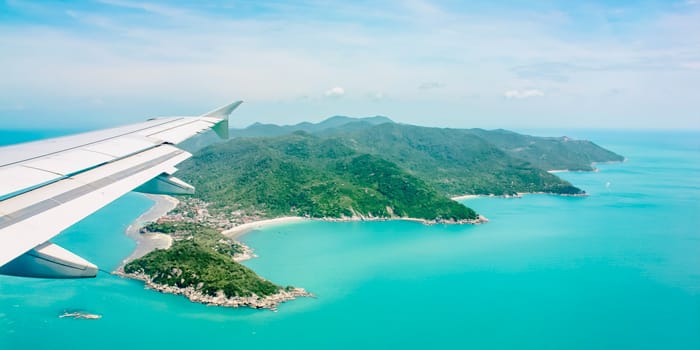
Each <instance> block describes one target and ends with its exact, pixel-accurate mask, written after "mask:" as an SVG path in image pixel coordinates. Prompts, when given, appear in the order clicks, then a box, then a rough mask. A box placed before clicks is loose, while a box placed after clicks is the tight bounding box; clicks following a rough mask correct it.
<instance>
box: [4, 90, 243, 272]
mask: <svg viewBox="0 0 700 350" xmlns="http://www.w3.org/2000/svg"><path fill="white" fill-rule="evenodd" d="M240 104H241V101H237V102H234V103H231V104H228V105H226V106H223V107H221V108H219V109H216V110H214V111H212V112H209V113H206V114H203V115H201V116H198V117H168V118H156V119H151V120H149V121H147V122H144V123H139V124H133V125H129V126H124V127H119V128H113V129H107V130H101V131H97V132H90V133H85V134H79V135H74V136H68V137H62V138H56V139H50V140H42V141H37V142H31V143H26V144H19V145H14V146H8V147H0V274H8V275H16V276H27V277H46V278H75V277H94V276H95V275H96V274H97V267H96V266H95V265H93V264H91V263H90V262H88V261H86V260H85V259H82V258H81V257H79V256H77V255H75V254H73V253H71V252H69V251H67V250H65V249H63V248H61V247H58V246H57V245H55V244H52V243H49V242H48V240H49V239H51V238H52V237H54V236H56V235H57V234H58V233H60V232H61V231H63V230H65V229H66V228H68V227H70V226H71V225H73V224H75V223H77V222H78V221H80V220H82V219H83V218H85V217H86V216H88V215H90V214H92V213H93V212H95V211H97V210H98V209H100V208H102V207H103V206H105V205H107V204H109V203H110V202H112V201H114V200H115V199H117V198H119V197H121V196H122V195H124V194H126V193H127V192H130V191H132V190H137V191H139V192H146V193H156V194H189V193H193V191H194V188H193V187H192V186H190V185H189V184H187V183H185V182H183V181H181V180H179V179H177V178H175V177H173V176H172V174H173V173H174V172H175V171H176V170H177V169H176V168H175V166H176V165H177V164H178V163H180V162H182V161H183V160H185V159H187V158H189V157H190V156H191V154H189V153H188V152H185V151H183V150H181V149H178V148H177V147H175V146H174V145H175V144H178V143H180V142H182V141H184V140H186V139H188V138H190V137H192V136H194V135H196V134H198V133H202V132H204V131H206V130H207V129H213V130H214V131H215V132H217V134H218V135H219V136H227V135H228V132H227V131H228V116H229V114H230V113H231V112H233V110H234V109H236V107H238V106H239V105H240ZM224 129H225V131H224Z"/></svg>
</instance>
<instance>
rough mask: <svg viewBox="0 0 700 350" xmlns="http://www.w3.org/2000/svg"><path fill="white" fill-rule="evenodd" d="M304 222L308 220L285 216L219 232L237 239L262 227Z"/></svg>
mask: <svg viewBox="0 0 700 350" xmlns="http://www.w3.org/2000/svg"><path fill="white" fill-rule="evenodd" d="M306 220H308V219H306V218H302V217H299V216H285V217H281V218H276V219H269V220H260V221H254V222H249V223H247V224H242V225H238V226H236V227H234V228H232V229H229V230H226V231H224V232H221V233H222V234H223V235H224V236H226V237H228V238H232V239H238V238H240V237H241V236H243V235H244V234H246V233H247V232H250V231H252V230H257V229H260V228H263V227H270V226H274V225H281V224H289V223H294V222H301V221H306Z"/></svg>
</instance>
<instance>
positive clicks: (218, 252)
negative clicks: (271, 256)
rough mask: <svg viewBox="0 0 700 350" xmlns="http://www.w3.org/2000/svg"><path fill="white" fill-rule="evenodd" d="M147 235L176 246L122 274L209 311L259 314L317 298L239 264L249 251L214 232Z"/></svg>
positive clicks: (172, 230)
mask: <svg viewBox="0 0 700 350" xmlns="http://www.w3.org/2000/svg"><path fill="white" fill-rule="evenodd" d="M144 230H148V231H151V232H162V233H168V234H170V235H172V236H173V239H174V242H173V244H172V246H171V247H170V248H168V249H158V250H154V251H152V252H150V253H148V254H146V255H145V256H143V257H141V258H138V259H135V260H133V261H131V262H129V263H127V264H126V265H124V266H123V268H122V269H121V270H120V271H118V272H117V274H119V275H122V276H125V277H129V278H133V279H138V280H141V281H144V282H145V283H146V286H147V287H148V288H151V289H154V290H157V291H160V292H163V293H171V294H178V295H184V296H185V297H187V298H188V299H190V300H191V301H193V302H198V303H204V304H208V305H218V306H228V307H239V306H247V307H251V308H257V309H261V308H266V309H275V308H276V307H277V305H278V304H279V303H281V302H284V301H287V300H292V299H295V298H297V297H303V296H312V295H311V294H310V293H308V292H306V291H305V290H303V289H301V288H295V287H291V286H287V287H281V286H278V285H276V284H274V283H272V282H270V281H267V280H265V279H263V278H261V277H260V276H258V275H257V274H256V273H255V272H253V271H252V270H251V269H249V268H247V267H245V266H243V265H241V264H240V263H238V262H237V261H235V260H234V259H235V258H236V257H237V256H238V255H241V254H245V253H246V252H247V247H245V246H243V245H242V244H240V243H238V242H235V241H233V240H230V239H228V238H226V237H225V236H223V235H222V234H221V233H219V232H218V231H217V230H215V229H213V228H211V227H207V226H205V225H202V224H196V223H187V222H180V223H177V222H165V223H159V224H158V223H152V224H149V225H146V226H145V227H144Z"/></svg>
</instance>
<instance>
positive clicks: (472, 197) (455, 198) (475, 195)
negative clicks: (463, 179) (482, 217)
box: [450, 194, 482, 201]
mask: <svg viewBox="0 0 700 350" xmlns="http://www.w3.org/2000/svg"><path fill="white" fill-rule="evenodd" d="M479 197H482V196H480V195H478V194H465V195H463V196H457V197H452V198H450V199H451V200H453V201H461V200H465V199H474V198H479Z"/></svg>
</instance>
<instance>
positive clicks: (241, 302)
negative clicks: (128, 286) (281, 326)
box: [114, 270, 314, 311]
mask: <svg viewBox="0 0 700 350" xmlns="http://www.w3.org/2000/svg"><path fill="white" fill-rule="evenodd" d="M114 274H115V275H118V276H121V277H125V278H131V279H136V280H140V281H143V282H144V283H145V286H146V288H149V289H153V290H156V291H159V292H161V293H167V294H176V295H183V296H185V297H186V298H187V299H189V300H190V301H192V302H195V303H202V304H207V305H214V306H224V307H249V308H253V309H270V310H273V311H275V310H277V306H278V305H279V304H280V303H283V302H285V301H289V300H294V299H296V298H299V297H314V295H313V294H311V293H309V292H307V291H306V290H304V289H303V288H280V289H279V290H278V291H277V293H275V294H272V295H268V296H258V295H255V294H252V295H250V296H236V297H227V296H226V295H225V294H224V293H223V291H218V292H217V295H215V296H213V295H208V294H205V293H203V292H202V291H201V289H202V287H203V285H202V283H200V284H198V285H197V287H192V286H188V287H185V288H181V287H177V286H169V285H165V284H159V283H155V282H153V280H152V279H151V277H150V276H148V275H146V274H143V273H125V272H124V271H122V270H120V271H116V272H114Z"/></svg>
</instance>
